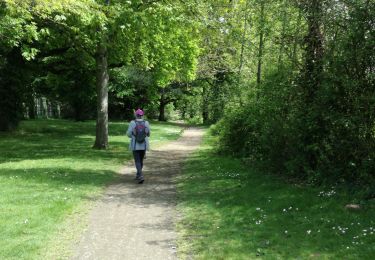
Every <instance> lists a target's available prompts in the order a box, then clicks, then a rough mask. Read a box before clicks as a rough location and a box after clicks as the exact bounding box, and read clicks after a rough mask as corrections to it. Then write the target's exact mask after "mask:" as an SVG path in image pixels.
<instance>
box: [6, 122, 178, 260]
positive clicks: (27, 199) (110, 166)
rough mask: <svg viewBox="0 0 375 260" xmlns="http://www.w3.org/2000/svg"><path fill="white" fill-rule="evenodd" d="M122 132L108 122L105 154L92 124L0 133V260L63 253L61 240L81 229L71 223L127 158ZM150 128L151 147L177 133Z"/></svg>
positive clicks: (30, 126)
mask: <svg viewBox="0 0 375 260" xmlns="http://www.w3.org/2000/svg"><path fill="white" fill-rule="evenodd" d="M126 129H127V123H124V122H113V123H110V125H109V133H110V137H109V142H110V148H109V149H108V150H106V151H100V150H94V149H92V148H91V147H92V145H93V143H94V134H95V122H92V121H90V122H71V121H65V120H29V121H24V122H22V123H21V125H20V127H19V129H18V130H17V131H16V132H12V133H0V259H45V256H46V255H51V251H56V250H61V249H58V248H56V247H59V244H61V243H63V241H60V240H64V239H63V237H64V236H68V237H69V234H68V233H71V232H73V233H74V231H73V229H78V230H76V232H78V233H79V232H80V231H81V229H80V228H78V227H72V222H69V219H73V218H74V215H75V214H78V216H79V217H81V215H80V214H83V213H84V212H85V205H88V204H89V203H90V201H92V198H93V197H95V196H97V195H98V194H100V193H101V192H102V191H103V188H104V187H105V185H107V184H108V183H110V182H111V181H114V180H115V179H116V178H117V177H118V175H117V172H118V170H119V169H120V168H121V166H122V165H123V164H124V162H126V161H127V160H129V159H131V153H130V152H129V151H128V144H129V141H128V137H125V135H124V134H125V131H126ZM151 129H152V137H151V146H158V145H160V144H161V143H163V142H166V141H169V140H174V139H176V138H178V136H179V135H180V133H181V128H180V127H178V126H177V125H173V124H168V123H156V122H151ZM78 222H80V221H78ZM75 224H77V223H74V225H75ZM72 237H74V235H72ZM55 257H57V256H54V257H53V258H55Z"/></svg>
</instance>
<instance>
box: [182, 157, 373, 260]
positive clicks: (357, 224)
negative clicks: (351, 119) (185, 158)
mask: <svg viewBox="0 0 375 260" xmlns="http://www.w3.org/2000/svg"><path fill="white" fill-rule="evenodd" d="M180 183H181V184H180V186H179V191H180V192H179V203H180V205H181V209H182V211H183V213H184V214H185V217H184V219H183V220H182V221H181V227H182V229H183V230H184V233H185V234H186V236H185V238H184V241H185V242H184V243H187V244H189V245H190V246H191V247H192V248H193V249H192V250H193V253H192V252H190V253H187V254H196V255H197V258H212V259H215V258H216V259H227V258H228V259H252V258H255V257H264V258H267V259H280V258H281V259H290V258H293V259H296V258H301V259H306V258H323V259H326V258H335V259H372V257H373V256H374V252H375V243H374V241H375V235H373V233H375V226H374V224H375V223H374V216H375V214H374V213H375V212H374V209H373V208H367V209H363V210H362V211H360V212H350V211H348V210H346V209H345V207H344V205H345V204H346V203H348V201H349V198H347V197H346V196H345V195H339V194H337V193H336V192H335V191H333V192H332V190H328V191H327V190H326V191H323V192H322V191H321V190H319V189H318V188H313V187H297V186H294V185H291V184H287V183H284V182H282V181H280V180H278V179H277V178H273V176H271V175H268V174H264V173H260V172H257V171H255V170H252V169H247V168H245V167H244V166H241V164H240V161H239V160H235V159H232V158H226V157H218V156H216V155H215V154H213V153H211V152H210V151H201V152H200V153H198V154H196V155H195V157H192V158H191V159H190V161H189V163H188V166H187V167H186V169H185V174H184V175H183V177H182V178H181V180H180ZM321 192H322V193H321ZM364 230H366V232H364ZM185 253H186V252H185Z"/></svg>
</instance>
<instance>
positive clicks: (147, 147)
mask: <svg viewBox="0 0 375 260" xmlns="http://www.w3.org/2000/svg"><path fill="white" fill-rule="evenodd" d="M135 121H145V120H143V119H136V120H132V121H131V122H130V124H129V127H128V130H127V131H126V135H127V136H128V137H129V138H131V140H130V144H129V150H131V151H135V150H150V142H149V140H148V136H150V133H151V129H150V124H149V122H148V121H145V127H146V133H147V136H146V141H145V142H144V143H137V142H136V141H135V136H134V135H133V130H134V128H135V126H136V123H135Z"/></svg>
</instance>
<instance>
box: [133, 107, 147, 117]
mask: <svg viewBox="0 0 375 260" xmlns="http://www.w3.org/2000/svg"><path fill="white" fill-rule="evenodd" d="M144 114H145V113H144V112H143V110H142V109H140V108H138V109H137V111H135V115H137V116H143V115H144Z"/></svg>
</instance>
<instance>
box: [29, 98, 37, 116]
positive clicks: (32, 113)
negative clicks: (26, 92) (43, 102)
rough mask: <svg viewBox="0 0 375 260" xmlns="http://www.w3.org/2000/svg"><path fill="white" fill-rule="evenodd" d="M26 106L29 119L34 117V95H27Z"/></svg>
mask: <svg viewBox="0 0 375 260" xmlns="http://www.w3.org/2000/svg"><path fill="white" fill-rule="evenodd" d="M28 108H29V110H28V111H29V118H30V119H35V97H34V95H33V94H32V95H30V96H29V100H28Z"/></svg>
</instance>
